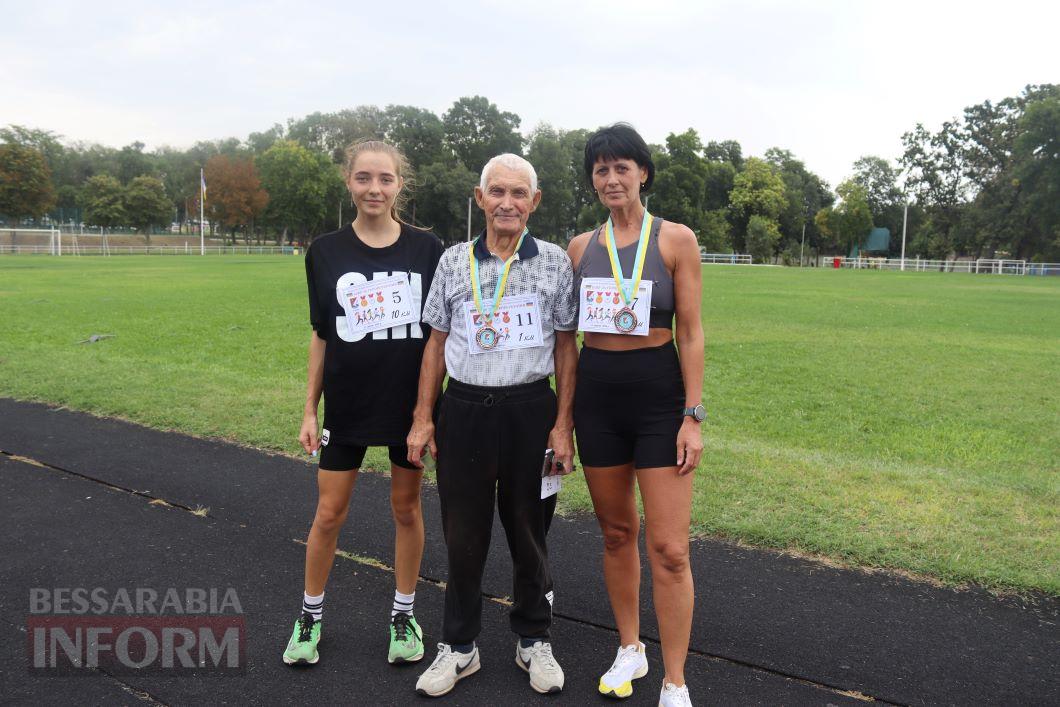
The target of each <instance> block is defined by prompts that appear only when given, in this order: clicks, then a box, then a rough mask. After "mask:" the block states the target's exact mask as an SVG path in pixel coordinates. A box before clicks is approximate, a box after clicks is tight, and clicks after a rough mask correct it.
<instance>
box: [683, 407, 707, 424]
mask: <svg viewBox="0 0 1060 707" xmlns="http://www.w3.org/2000/svg"><path fill="white" fill-rule="evenodd" d="M681 414H682V415H684V416H685V417H691V418H692V419H693V420H695V421H696V422H703V420H706V419H707V409H706V408H705V407H703V406H702V405H696V406H695V407H694V408H685V409H684V411H683V412H682V413H681Z"/></svg>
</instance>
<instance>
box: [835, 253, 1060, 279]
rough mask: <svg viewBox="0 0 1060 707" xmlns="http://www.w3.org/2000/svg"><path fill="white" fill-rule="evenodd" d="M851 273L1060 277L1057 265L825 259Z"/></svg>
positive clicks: (995, 260) (991, 260)
mask: <svg viewBox="0 0 1060 707" xmlns="http://www.w3.org/2000/svg"><path fill="white" fill-rule="evenodd" d="M829 261H831V263H830V264H831V265H832V267H836V268H850V269H854V270H901V271H905V272H963V273H972V274H978V275H1060V263H1033V262H1028V261H1026V260H1006V259H1000V258H978V259H976V260H970V259H969V260H923V259H921V258H906V259H905V260H902V259H901V258H843V257H834V258H825V262H824V263H823V265H824V266H825V267H827V266H828V265H829Z"/></svg>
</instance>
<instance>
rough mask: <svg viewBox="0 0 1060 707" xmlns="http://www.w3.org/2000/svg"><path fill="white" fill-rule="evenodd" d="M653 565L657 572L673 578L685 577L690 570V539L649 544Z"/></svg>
mask: <svg viewBox="0 0 1060 707" xmlns="http://www.w3.org/2000/svg"><path fill="white" fill-rule="evenodd" d="M648 549H649V551H650V553H651V557H652V560H653V562H652V565H653V567H654V569H655V572H656V573H657V574H661V575H664V576H665V577H669V578H672V579H679V578H683V577H684V575H685V574H687V573H688V571H689V564H688V541H687V540H685V541H684V542H682V541H680V540H668V541H664V542H654V543H651V544H650V545H649V548H648Z"/></svg>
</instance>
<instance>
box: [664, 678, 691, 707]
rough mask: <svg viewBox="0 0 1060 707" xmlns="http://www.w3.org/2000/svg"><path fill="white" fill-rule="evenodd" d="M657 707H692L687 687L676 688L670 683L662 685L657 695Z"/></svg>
mask: <svg viewBox="0 0 1060 707" xmlns="http://www.w3.org/2000/svg"><path fill="white" fill-rule="evenodd" d="M659 707H692V700H691V699H690V698H689V697H688V685H682V686H681V687H678V686H677V685H674V684H673V683H672V682H666V683H663V689H662V692H660V693H659Z"/></svg>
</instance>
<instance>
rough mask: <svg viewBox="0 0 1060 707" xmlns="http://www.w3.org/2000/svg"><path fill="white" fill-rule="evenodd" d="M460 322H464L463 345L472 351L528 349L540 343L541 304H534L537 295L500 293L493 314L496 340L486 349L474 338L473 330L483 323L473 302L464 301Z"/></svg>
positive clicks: (474, 331)
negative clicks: (503, 295) (465, 344)
mask: <svg viewBox="0 0 1060 707" xmlns="http://www.w3.org/2000/svg"><path fill="white" fill-rule="evenodd" d="M464 322H465V323H466V325H467V348H468V351H469V352H471V353H472V354H481V353H488V352H489V351H510V350H512V349H529V348H533V347H534V346H541V345H542V343H543V341H542V339H543V337H542V335H541V308H540V307H539V306H538V304H537V295H511V296H509V297H501V302H500V305H499V306H498V307H497V314H496V315H495V316H494V317H493V328H494V329H496V331H497V344H496V345H495V346H493V347H492V348H490V349H483V348H482V347H481V346H479V343H478V341H476V339H475V334H476V333H478V330H479V329H481V328H482V327H483V326H485V324H486V323H485V322H484V321H483V320H482V317H481V316H480V315H479V313H478V310H477V309H475V303H474V302H466V303H465V304H464Z"/></svg>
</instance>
